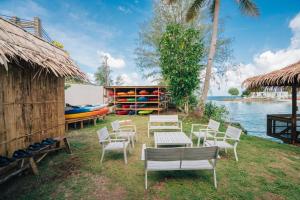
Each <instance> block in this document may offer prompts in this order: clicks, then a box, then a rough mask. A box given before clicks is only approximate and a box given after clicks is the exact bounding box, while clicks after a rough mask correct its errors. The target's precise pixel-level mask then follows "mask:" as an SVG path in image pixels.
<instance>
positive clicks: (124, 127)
mask: <svg viewBox="0 0 300 200" xmlns="http://www.w3.org/2000/svg"><path fill="white" fill-rule="evenodd" d="M120 129H132V130H134V131H136V125H134V124H131V125H124V126H121V127H120Z"/></svg>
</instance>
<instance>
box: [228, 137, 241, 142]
mask: <svg viewBox="0 0 300 200" xmlns="http://www.w3.org/2000/svg"><path fill="white" fill-rule="evenodd" d="M225 139H226V140H233V141H236V142H239V141H240V139H236V138H230V137H226V138H225Z"/></svg>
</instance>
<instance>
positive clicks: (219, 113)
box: [204, 102, 229, 122]
mask: <svg viewBox="0 0 300 200" xmlns="http://www.w3.org/2000/svg"><path fill="white" fill-rule="evenodd" d="M228 114H229V112H228V110H227V109H226V107H225V106H218V105H216V104H215V103H212V102H208V103H206V104H205V110H204V116H205V117H207V118H208V119H210V118H211V119H214V120H217V121H221V122H224V121H225V120H226V117H227V116H228Z"/></svg>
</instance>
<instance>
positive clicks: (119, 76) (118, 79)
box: [115, 75, 125, 86]
mask: <svg viewBox="0 0 300 200" xmlns="http://www.w3.org/2000/svg"><path fill="white" fill-rule="evenodd" d="M124 83H125V81H124V79H123V78H122V76H121V75H118V76H117V77H116V81H115V85H119V86H120V85H124Z"/></svg>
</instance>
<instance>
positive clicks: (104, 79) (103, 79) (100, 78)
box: [94, 64, 113, 85]
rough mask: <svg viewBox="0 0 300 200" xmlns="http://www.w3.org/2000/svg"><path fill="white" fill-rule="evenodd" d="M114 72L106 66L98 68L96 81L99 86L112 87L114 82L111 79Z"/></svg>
mask: <svg viewBox="0 0 300 200" xmlns="http://www.w3.org/2000/svg"><path fill="white" fill-rule="evenodd" d="M111 73H112V70H111V69H108V68H107V67H105V66H104V64H103V65H102V66H100V67H98V69H97V71H96V72H95V74H94V76H95V81H96V83H97V84H99V85H106V84H108V85H112V84H113V80H112V78H111Z"/></svg>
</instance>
